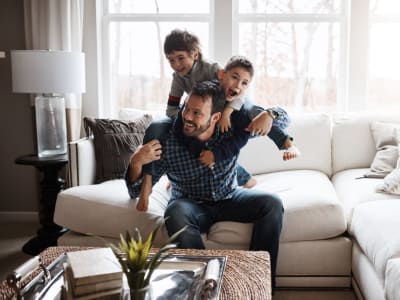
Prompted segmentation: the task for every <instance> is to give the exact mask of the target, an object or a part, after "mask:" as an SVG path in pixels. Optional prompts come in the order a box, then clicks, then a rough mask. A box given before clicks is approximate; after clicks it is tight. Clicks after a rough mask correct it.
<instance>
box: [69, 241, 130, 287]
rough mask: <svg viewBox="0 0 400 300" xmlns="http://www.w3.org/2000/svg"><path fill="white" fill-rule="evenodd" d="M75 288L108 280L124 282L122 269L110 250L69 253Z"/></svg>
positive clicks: (72, 281) (72, 283)
mask: <svg viewBox="0 0 400 300" xmlns="http://www.w3.org/2000/svg"><path fill="white" fill-rule="evenodd" d="M67 262H68V265H69V266H70V268H71V274H72V276H71V277H72V278H71V285H72V286H73V287H76V286H79V285H85V284H92V283H98V282H102V281H107V280H122V274H123V272H122V269H121V265H120V264H119V262H118V260H117V258H116V257H115V255H114V253H113V252H112V250H111V249H110V248H96V249H89V250H82V251H76V252H68V253H67Z"/></svg>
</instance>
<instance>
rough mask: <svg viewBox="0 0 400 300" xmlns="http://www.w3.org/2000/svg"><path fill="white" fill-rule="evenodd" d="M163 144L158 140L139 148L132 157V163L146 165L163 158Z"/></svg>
mask: <svg viewBox="0 0 400 300" xmlns="http://www.w3.org/2000/svg"><path fill="white" fill-rule="evenodd" d="M161 148H162V146H161V144H160V142H159V141H158V140H151V141H150V142H148V143H147V144H144V145H141V146H139V147H138V148H137V149H136V151H135V152H134V153H133V155H132V156H131V165H132V163H139V164H141V165H146V164H148V163H151V162H153V161H155V160H159V159H160V158H161V153H162V151H161Z"/></svg>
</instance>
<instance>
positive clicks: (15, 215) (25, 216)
mask: <svg viewBox="0 0 400 300" xmlns="http://www.w3.org/2000/svg"><path fill="white" fill-rule="evenodd" d="M5 222H39V216H38V212H37V211H2V212H0V223H5Z"/></svg>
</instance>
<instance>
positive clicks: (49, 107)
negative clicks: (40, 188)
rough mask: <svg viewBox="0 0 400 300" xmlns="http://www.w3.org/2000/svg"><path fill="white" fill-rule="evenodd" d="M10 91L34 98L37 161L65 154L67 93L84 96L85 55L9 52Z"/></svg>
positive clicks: (37, 51) (35, 51) (40, 51)
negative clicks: (31, 95)
mask: <svg viewBox="0 0 400 300" xmlns="http://www.w3.org/2000/svg"><path fill="white" fill-rule="evenodd" d="M11 71H12V88H13V92H16V93H32V94H36V98H35V115H36V133H37V147H38V156H39V157H51V156H57V155H60V154H64V153H66V152H67V133H66V131H67V130H66V113H65V99H64V97H63V94H66V93H84V92H85V55H84V53H81V52H66V51H48V50H13V51H11Z"/></svg>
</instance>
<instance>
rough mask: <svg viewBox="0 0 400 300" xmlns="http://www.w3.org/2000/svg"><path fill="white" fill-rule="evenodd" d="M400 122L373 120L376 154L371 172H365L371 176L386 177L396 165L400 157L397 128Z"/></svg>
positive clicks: (372, 127)
mask: <svg viewBox="0 0 400 300" xmlns="http://www.w3.org/2000/svg"><path fill="white" fill-rule="evenodd" d="M399 128H400V124H391V123H382V122H373V123H371V133H372V136H373V138H374V141H375V145H376V154H375V157H374V160H373V161H372V164H371V167H370V170H369V172H367V173H366V174H364V176H365V177H370V178H384V177H385V176H386V175H387V174H389V173H390V172H391V171H393V169H394V168H395V167H396V161H397V159H398V157H399V154H398V151H397V143H398V140H397V130H399Z"/></svg>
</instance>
